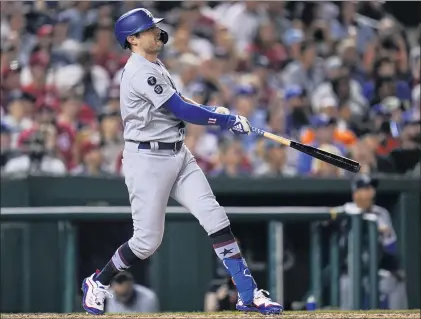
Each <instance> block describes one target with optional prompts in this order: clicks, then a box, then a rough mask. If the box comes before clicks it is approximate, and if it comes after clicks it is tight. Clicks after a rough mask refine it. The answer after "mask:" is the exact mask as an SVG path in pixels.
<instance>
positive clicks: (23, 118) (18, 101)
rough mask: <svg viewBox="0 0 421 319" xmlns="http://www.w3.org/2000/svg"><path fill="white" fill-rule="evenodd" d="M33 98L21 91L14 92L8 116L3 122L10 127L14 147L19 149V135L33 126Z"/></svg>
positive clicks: (8, 105) (7, 108)
mask: <svg viewBox="0 0 421 319" xmlns="http://www.w3.org/2000/svg"><path fill="white" fill-rule="evenodd" d="M33 101H34V99H33V97H32V96H30V95H29V94H24V93H22V92H20V91H16V92H14V94H13V95H12V96H11V97H10V101H9V102H8V104H7V107H6V111H7V115H5V116H4V117H3V118H2V121H3V122H4V123H5V124H6V125H7V126H8V127H9V129H10V131H11V134H12V147H13V148H16V147H18V145H17V143H18V137H19V134H20V133H21V132H22V131H24V130H27V129H29V128H30V127H31V126H32V120H31V115H32V108H33Z"/></svg>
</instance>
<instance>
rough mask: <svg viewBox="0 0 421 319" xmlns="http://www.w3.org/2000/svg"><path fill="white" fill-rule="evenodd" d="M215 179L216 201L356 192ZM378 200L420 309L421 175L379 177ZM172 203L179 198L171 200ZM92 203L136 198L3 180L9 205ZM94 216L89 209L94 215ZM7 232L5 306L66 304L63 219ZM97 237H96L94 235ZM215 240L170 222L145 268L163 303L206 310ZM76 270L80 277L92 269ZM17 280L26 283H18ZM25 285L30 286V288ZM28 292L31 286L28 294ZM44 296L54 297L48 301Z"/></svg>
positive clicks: (344, 187)
mask: <svg viewBox="0 0 421 319" xmlns="http://www.w3.org/2000/svg"><path fill="white" fill-rule="evenodd" d="M210 183H211V186H212V188H213V190H214V192H215V194H216V196H217V200H218V201H219V203H220V204H221V205H223V206H248V207H250V206H336V205H341V204H343V203H345V202H346V201H349V200H350V198H351V196H350V188H349V181H347V180H314V179H306V178H298V179H228V180H227V179H211V180H210ZM377 201H378V204H379V205H382V206H385V207H386V208H388V209H389V210H390V211H391V213H392V216H393V219H394V223H395V227H396V230H397V233H398V238H399V247H400V253H401V255H402V257H403V262H404V267H405V270H406V272H407V276H408V292H409V299H410V300H409V301H410V306H411V307H412V308H419V307H420V303H419V301H420V287H419V281H420V276H419V272H420V202H419V181H418V180H415V179H405V178H402V177H396V178H388V179H380V185H379V190H378V196H377ZM170 204H171V205H176V203H174V202H172V201H170ZM85 205H101V206H107V205H110V206H127V205H129V201H128V196H127V190H126V186H125V184H124V182H123V180H122V179H120V178H110V179H96V178H83V177H69V178H54V177H29V178H26V179H19V180H6V179H2V180H1V206H2V207H27V206H30V207H36V206H85ZM93 218H94V217H93V216H86V219H87V220H89V219H93ZM92 222H95V221H94V220H92ZM124 222H126V223H127V225H126V226H127V227H124V228H121V234H120V235H121V238H125V239H128V238H129V237H130V235H131V233H130V231H131V226H130V223H131V221H130V218H127V220H124ZM108 223H109V224H110V225H112V224H113V223H114V222H113V220H109V221H108ZM75 225H76V227H75V228H76V231H79V232H80V231H82V232H84V234H85V232H86V229H87V228H86V227H78V225H77V222H76V224H75ZM78 228H80V229H78ZM100 228H101V227H100V226H98V227H97V230H96V231H95V232H98V233H95V234H98V236H104V237H107V236H106V235H107V234H105V233H104V231H102V233H101V229H100ZM116 228H117V227H116ZM90 229H92V228H90ZM119 229H120V228H119ZM250 232H251V233H252V232H253V231H252V230H251V231H250ZM79 235H80V234H79ZM85 235H86V234H85ZM1 236H2V237H1V238H2V241H1V248H2V249H1V257H2V258H1V262H2V264H1V266H2V267H1V279H2V284H1V295H2V296H9V297H8V298H7V299H3V298H2V301H3V302H2V304H1V307H2V309H1V310H2V311H24V310H29V311H43V312H55V311H59V310H60V309H61V305H62V300H61V296H60V289H61V288H60V287H61V286H60V284H57V283H60V280H61V279H60V278H61V277H60V276H61V274H59V273H58V272H59V269H61V268H60V266H57V265H60V263H62V262H63V257H62V254H60V248H59V237H60V235H59V229H58V224H57V222H47V221H45V222H41V221H39V222H35V223H34V224H32V223H31V224H29V223H27V222H19V223H13V222H5V221H4V220H3V221H2V223H1ZM92 236H95V237H96V235H94V234H92ZM252 236H253V235H250V237H252ZM120 241H121V239H120V238H118V240H115V241H113V242H112V244H111V242H110V244H109V247H108V248H109V250H110V251H113V250H114V249H115V248H117V247H118V246H117V244H116V243H117V242H120ZM26 243H29V244H26ZM104 243H107V241H104ZM81 245H82V243H79V249H81V248H83V247H82V246H81ZM106 245H108V244H106ZM114 246H117V247H114ZM209 247H210V243H209V241H208V238H207V236H206V234H205V232H204V231H203V230H202V229H201V227H200V226H199V225H198V223H197V222H196V221H195V220H194V219H189V220H172V221H171V222H167V225H166V233H165V236H164V240H163V245H162V246H161V247H160V249H159V250H158V252H157V253H156V255H154V257H153V258H152V259H151V260H150V267H149V269H150V270H151V271H150V273H149V274H150V275H149V276H147V275H146V276H147V277H148V280H147V281H148V283H150V284H151V285H152V286H153V287H154V288H155V289H156V290H157V291H158V293H159V296H160V298H161V300H162V301H163V308H164V310H165V309H171V310H180V311H181V310H200V309H201V307H202V305H203V293H204V291H205V290H206V288H207V284H208V283H209V279H210V276H211V275H212V267H213V265H212V250H211V249H209ZM108 248H107V249H108ZM81 252H82V251H80V252H79V254H78V255H80V254H81ZM193 252H194V253H193ZM105 255H107V256H108V255H110V253H109V252H108V251H107V252H106V253H105V252H104V256H102V255H101V256H100V257H98V258H96V259H92V260H91V264H90V265H89V267H93V266H95V265H96V267H101V266H102V263H103V258H107V257H106V256H105ZM5 257H7V258H5ZM92 258H93V257H92ZM22 261H23V262H22ZM78 262H79V263H80V261H78ZM25 267H29V268H26V269H30V270H31V274H30V275H28V274H27V272H25V271H24V269H25ZM199 270H200V273H199ZM22 274H23V275H22ZM186 274H188V276H186ZM77 275H78V278H79V277H83V276H85V275H86V274H85V273H82V274H80V273H78V274H77ZM186 277H187V278H186ZM186 280H187V281H188V282H189V283H191V282H197V283H198V284H197V285H196V286H195V291H190V290H189V289H190V288H189V287H191V285H183V283H184V282H186ZM16 284H17V286H18V287H20V288H19V289H13V288H12V285H16ZM78 285H79V282H77V283H75V286H76V288H75V289H79V287H78ZM41 286H43V287H47V288H48V289H47V291H46V294H44V295H43V296H41V295H40V294H39V289H40V287H41ZM15 287H16V286H15ZM25 287H29V288H28V289H29V290H27V289H26V288H25ZM178 287H181V288H178ZM26 291H29V293H27V294H26V295H25V292H26ZM174 294H179V295H183V294H185V295H188V296H189V298H180V299H176V298H174V297H173V296H174ZM28 296H29V297H28ZM46 296H47V297H48V298H46ZM25 298H26V299H25ZM28 298H29V299H28ZM41 299H42V300H48V301H49V302H48V304H47V303H45V302H43V301H42V300H41ZM183 300H184V301H183Z"/></svg>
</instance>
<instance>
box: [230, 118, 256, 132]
mask: <svg viewBox="0 0 421 319" xmlns="http://www.w3.org/2000/svg"><path fill="white" fill-rule="evenodd" d="M230 131H231V132H232V133H234V134H237V135H249V134H250V132H251V125H250V122H249V121H248V120H247V118H245V117H244V116H241V115H237V116H236V117H235V122H234V124H233V125H232V126H231V128H230Z"/></svg>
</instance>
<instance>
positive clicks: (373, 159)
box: [346, 134, 378, 175]
mask: <svg viewBox="0 0 421 319" xmlns="http://www.w3.org/2000/svg"><path fill="white" fill-rule="evenodd" d="M377 146H378V139H377V136H376V135H375V134H370V135H368V134H367V135H366V136H364V137H363V138H362V139H360V140H358V141H357V142H356V143H354V144H353V145H352V146H351V147H350V148H349V157H350V158H351V159H353V160H354V161H357V162H358V163H360V165H361V169H360V172H361V173H365V174H372V173H375V172H376V171H377V166H378V165H377V160H378V159H377V156H376V148H377ZM346 174H348V173H346ZM348 175H349V174H348Z"/></svg>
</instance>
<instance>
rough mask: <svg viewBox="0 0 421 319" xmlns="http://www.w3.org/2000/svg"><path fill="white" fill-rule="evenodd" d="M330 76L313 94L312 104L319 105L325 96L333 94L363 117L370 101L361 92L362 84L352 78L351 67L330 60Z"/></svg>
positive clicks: (354, 112) (341, 102)
mask: <svg viewBox="0 0 421 319" xmlns="http://www.w3.org/2000/svg"><path fill="white" fill-rule="evenodd" d="M329 62H330V63H331V64H330V65H328V68H330V73H329V75H330V78H329V79H328V81H326V82H323V83H322V84H320V85H319V86H317V88H315V90H314V91H313V93H312V94H311V101H312V105H313V106H315V107H317V105H318V103H319V102H320V100H321V99H322V98H323V97H326V96H332V97H334V98H335V99H337V100H338V102H339V103H340V104H347V105H348V106H349V107H350V109H351V112H352V115H353V116H354V117H357V118H362V117H363V116H364V114H365V113H366V112H367V109H368V103H367V101H366V99H365V98H364V96H363V95H362V93H361V86H360V84H359V83H358V82H357V81H355V80H353V79H351V77H350V71H349V68H348V67H346V66H344V65H343V64H342V62H341V66H339V65H334V64H333V63H337V61H333V60H330V61H329Z"/></svg>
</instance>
